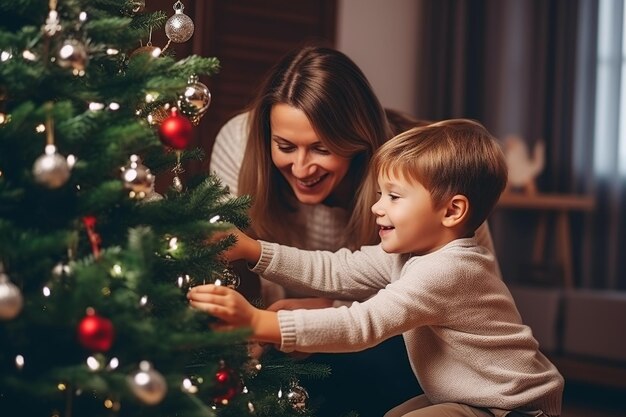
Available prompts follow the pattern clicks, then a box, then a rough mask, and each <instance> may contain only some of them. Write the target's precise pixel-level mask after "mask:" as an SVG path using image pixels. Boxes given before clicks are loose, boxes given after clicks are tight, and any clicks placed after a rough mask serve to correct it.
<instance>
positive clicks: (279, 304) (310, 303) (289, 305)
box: [267, 298, 334, 311]
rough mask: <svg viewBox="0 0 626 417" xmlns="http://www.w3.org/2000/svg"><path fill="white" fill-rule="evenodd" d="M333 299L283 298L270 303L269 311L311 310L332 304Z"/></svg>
mask: <svg viewBox="0 0 626 417" xmlns="http://www.w3.org/2000/svg"><path fill="white" fill-rule="evenodd" d="M333 301H334V300H331V299H329V298H284V299H282V300H278V301H276V302H274V303H273V304H271V305H270V306H269V307H268V308H267V309H268V310H269V311H278V310H297V309H300V308H302V309H305V310H313V309H316V308H327V307H332V306H333Z"/></svg>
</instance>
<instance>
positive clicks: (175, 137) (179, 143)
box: [159, 108, 193, 149]
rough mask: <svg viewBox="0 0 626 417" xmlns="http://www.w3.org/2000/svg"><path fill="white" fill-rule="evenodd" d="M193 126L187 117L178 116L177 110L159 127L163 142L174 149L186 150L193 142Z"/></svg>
mask: <svg viewBox="0 0 626 417" xmlns="http://www.w3.org/2000/svg"><path fill="white" fill-rule="evenodd" d="M192 133H193V125H192V124H191V121H189V119H187V118H186V117H185V116H182V115H180V114H178V112H177V111H176V108H173V109H172V113H171V114H170V116H168V117H167V118H166V119H165V120H163V122H161V126H160V127H159V138H160V139H161V142H162V143H163V144H164V145H166V146H169V147H170V148H174V149H185V148H186V147H187V146H189V143H190V142H191V137H192Z"/></svg>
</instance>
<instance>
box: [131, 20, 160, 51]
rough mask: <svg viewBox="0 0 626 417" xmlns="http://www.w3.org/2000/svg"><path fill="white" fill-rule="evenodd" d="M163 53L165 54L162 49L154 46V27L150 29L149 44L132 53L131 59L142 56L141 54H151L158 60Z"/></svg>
mask: <svg viewBox="0 0 626 417" xmlns="http://www.w3.org/2000/svg"><path fill="white" fill-rule="evenodd" d="M161 52H163V51H162V50H161V48H159V47H157V46H152V27H150V35H149V37H148V43H146V45H145V46H144V45H142V46H140V47H139V48H137V49H135V50H134V51H133V52H131V53H130V55H129V57H130V58H132V57H134V56H137V55H141V54H149V55H151V56H152V57H154V58H158V57H159V56H160V55H161Z"/></svg>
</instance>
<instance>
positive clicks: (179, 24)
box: [165, 1, 194, 43]
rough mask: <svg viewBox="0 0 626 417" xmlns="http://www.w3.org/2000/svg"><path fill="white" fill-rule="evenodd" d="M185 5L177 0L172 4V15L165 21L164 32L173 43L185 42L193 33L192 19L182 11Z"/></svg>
mask: <svg viewBox="0 0 626 417" xmlns="http://www.w3.org/2000/svg"><path fill="white" fill-rule="evenodd" d="M184 9H185V6H184V5H183V4H182V3H181V2H180V1H177V2H176V3H175V4H174V15H173V16H172V17H170V18H169V19H167V22H165V34H166V35H167V37H168V39H169V40H171V41H172V42H175V43H183V42H187V41H188V40H189V38H191V36H192V35H193V30H194V25H193V20H191V18H190V17H189V16H187V15H186V14H184V13H183V10H184Z"/></svg>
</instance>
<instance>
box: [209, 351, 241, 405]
mask: <svg viewBox="0 0 626 417" xmlns="http://www.w3.org/2000/svg"><path fill="white" fill-rule="evenodd" d="M241 388H242V383H241V378H240V377H239V374H238V373H237V372H236V371H234V370H233V369H231V368H229V367H227V366H226V364H225V363H224V361H221V362H220V369H218V370H217V372H216V373H215V380H214V381H213V387H212V389H211V392H212V396H213V403H214V404H215V405H228V403H229V401H230V400H232V399H233V398H234V397H235V395H237V394H239V393H240V392H241Z"/></svg>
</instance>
